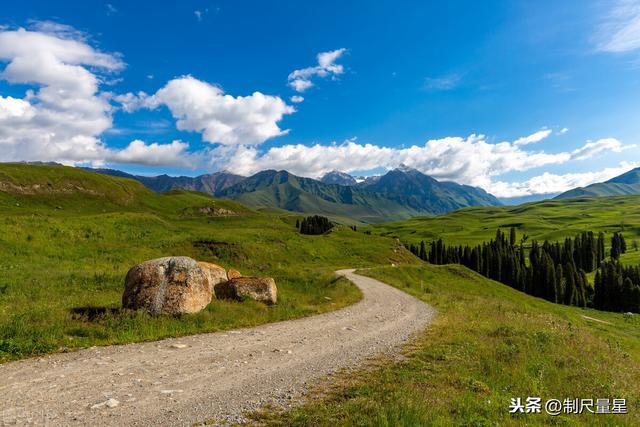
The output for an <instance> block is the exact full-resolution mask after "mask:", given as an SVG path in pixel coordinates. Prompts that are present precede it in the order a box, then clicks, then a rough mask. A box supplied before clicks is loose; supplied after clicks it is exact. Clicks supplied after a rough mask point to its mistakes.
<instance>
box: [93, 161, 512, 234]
mask: <svg viewBox="0 0 640 427" xmlns="http://www.w3.org/2000/svg"><path fill="white" fill-rule="evenodd" d="M90 170H93V171H94V172H97V173H100V174H105V175H112V176H119V177H124V178H130V179H135V180H137V181H139V182H141V183H142V184H144V185H145V186H146V187H148V188H150V189H152V190H154V191H159V192H166V191H170V190H174V189H185V190H194V191H200V192H204V193H207V194H211V195H213V196H216V197H226V198H229V199H233V200H237V201H239V202H242V203H244V204H246V205H248V206H252V207H261V208H265V207H266V208H278V209H285V210H289V211H293V212H304V213H314V214H322V215H328V216H333V217H342V218H350V219H352V220H357V221H361V222H366V223H375V222H382V221H390V220H400V219H405V218H409V217H412V216H417V215H428V214H441V213H446V212H450V211H452V210H456V209H460V208H464V207H468V206H494V205H500V202H499V201H498V199H496V198H495V197H494V196H492V195H491V194H489V193H487V192H485V191H484V190H481V189H479V188H476V187H471V186H467V185H460V184H456V183H454V182H440V181H437V180H436V179H434V178H432V177H429V176H427V175H425V174H423V173H421V172H419V171H417V170H415V169H410V168H406V167H400V168H398V169H394V170H392V171H389V172H388V173H386V174H385V175H382V176H377V177H367V178H360V179H356V178H354V177H352V176H351V175H348V174H346V173H343V172H338V171H334V172H330V173H328V174H327V175H325V176H323V177H322V178H321V179H320V180H316V179H312V178H304V177H300V176H296V175H294V174H292V173H289V172H287V171H275V170H265V171H261V172H258V173H256V174H255V175H252V176H249V177H242V176H239V175H235V174H233V173H230V172H216V173H213V174H206V175H200V176H197V177H185V176H180V177H171V176H168V175H160V176H154V177H149V176H139V175H132V174H128V173H126V172H122V171H119V170H114V169H90Z"/></svg>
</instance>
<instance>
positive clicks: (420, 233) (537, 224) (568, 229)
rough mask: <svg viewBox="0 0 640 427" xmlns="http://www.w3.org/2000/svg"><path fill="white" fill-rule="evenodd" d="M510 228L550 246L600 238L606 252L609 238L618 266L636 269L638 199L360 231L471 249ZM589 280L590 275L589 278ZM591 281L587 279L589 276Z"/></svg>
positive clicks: (530, 207) (477, 212) (472, 213)
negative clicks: (617, 239)
mask: <svg viewBox="0 0 640 427" xmlns="http://www.w3.org/2000/svg"><path fill="white" fill-rule="evenodd" d="M510 227H515V228H516V229H517V232H518V238H521V237H522V236H523V235H525V234H526V235H527V236H529V241H530V240H531V239H536V240H539V241H542V240H549V241H552V242H555V241H561V240H564V238H565V237H575V236H576V235H577V234H578V233H581V232H583V231H593V232H595V233H598V232H600V231H602V232H604V233H605V236H606V240H605V242H606V245H607V248H608V247H609V246H610V243H611V235H612V234H613V232H621V233H622V234H623V235H624V237H625V239H626V241H627V247H628V249H627V253H626V254H623V255H622V256H621V257H620V260H621V261H622V262H623V263H624V264H629V265H632V264H640V251H638V250H636V249H634V248H633V247H632V244H633V242H634V241H636V242H637V243H638V246H640V196H625V197H602V198H581V199H563V200H545V201H542V202H535V203H527V204H524V205H520V206H504V207H481V208H466V209H460V210H457V211H455V212H451V213H449V214H445V215H439V216H433V217H417V218H412V219H408V220H404V221H396V222H388V223H384V224H378V225H371V226H368V227H365V228H363V229H362V230H364V231H367V232H369V233H372V234H375V235H379V236H385V237H394V238H399V239H400V240H401V241H402V242H403V243H405V244H407V245H409V244H412V243H413V244H419V243H420V241H421V240H424V241H426V242H429V241H431V240H436V239H438V238H442V239H443V240H444V242H445V243H447V244H462V245H465V244H469V245H477V244H481V243H482V242H487V241H489V240H490V239H492V238H494V237H495V234H496V230H497V229H498V228H502V229H503V231H507V229H508V228H510ZM594 274H595V273H594ZM591 276H593V274H592V275H591Z"/></svg>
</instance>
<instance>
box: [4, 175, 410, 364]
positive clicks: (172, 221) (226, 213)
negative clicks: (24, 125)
mask: <svg viewBox="0 0 640 427" xmlns="http://www.w3.org/2000/svg"><path fill="white" fill-rule="evenodd" d="M297 218H299V217H298V216H295V215H292V214H290V213H288V214H282V213H278V212H257V211H253V210H249V209H247V208H245V207H244V206H242V205H240V204H239V203H236V202H233V201H229V200H223V199H213V198H211V197H209V196H206V195H203V194H200V193H193V192H171V193H169V194H157V193H153V192H151V191H150V190H147V189H145V188H144V187H143V186H142V185H141V184H139V183H137V182H135V181H132V180H127V179H122V178H114V177H108V176H103V175H98V174H94V173H91V172H86V171H82V170H78V169H74V168H67V167H59V166H26V165H10V164H3V165H0V362H2V361H7V360H12V359H18V358H22V357H27V356H31V355H37V354H43V353H50V352H56V351H65V350H68V349H74V348H80V347H86V346H92V345H106V344H116V343H126V342H133V341H141V340H156V339H159V338H163V337H170V336H179V335H187V334H194V333H198V332H208V331H217V330H222V329H228V328H235V327H240V326H249V325H255V324H259V323H265V322H271V321H277V320H283V319H289V318H293V317H299V316H305V315H310V314H315V313H320V312H323V311H327V310H333V309H336V308H339V307H342V306H345V305H347V304H351V303H353V302H355V301H357V300H358V299H359V298H360V294H359V291H358V290H357V288H355V287H354V286H352V285H351V284H349V283H348V282H347V281H346V280H344V279H336V278H335V277H334V275H333V274H332V272H333V270H335V269H337V268H345V267H353V266H363V265H369V266H371V265H379V264H388V263H392V262H395V263H398V262H402V261H406V260H407V259H410V255H409V254H408V253H407V252H406V251H405V250H404V249H403V248H402V247H401V246H400V245H399V244H398V243H396V242H395V241H394V240H392V239H388V238H381V237H376V236H365V235H363V234H362V233H357V232H354V231H352V230H351V229H349V228H348V227H337V228H335V229H334V230H333V231H332V232H330V233H328V234H326V235H323V236H303V235H300V234H299V233H298V232H297V230H296V228H295V221H296V219H297ZM169 255H187V256H191V257H193V258H196V259H198V260H203V261H209V262H214V263H219V264H221V265H224V266H226V267H234V268H237V269H239V270H240V271H241V272H242V273H243V274H245V275H258V276H271V277H274V278H275V280H276V283H277V285H278V289H279V295H278V300H279V301H278V304H277V305H276V306H273V307H267V306H265V305H263V304H259V303H255V302H251V301H248V302H244V303H236V302H230V301H220V300H214V301H213V302H212V303H211V304H210V305H209V306H208V307H207V308H206V309H205V310H204V311H202V312H200V313H198V314H195V315H188V316H182V317H172V316H159V317H152V316H149V315H147V314H144V313H142V312H127V311H122V310H120V309H119V307H120V302H121V295H122V291H123V288H124V277H125V275H126V272H127V271H128V269H129V268H131V267H132V266H133V265H135V264H137V263H139V262H142V261H144V260H147V259H151V258H156V257H161V256H169Z"/></svg>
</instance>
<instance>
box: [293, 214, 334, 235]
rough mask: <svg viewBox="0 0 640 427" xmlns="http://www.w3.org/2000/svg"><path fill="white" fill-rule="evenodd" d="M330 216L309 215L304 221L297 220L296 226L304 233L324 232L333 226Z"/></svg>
mask: <svg viewBox="0 0 640 427" xmlns="http://www.w3.org/2000/svg"><path fill="white" fill-rule="evenodd" d="M333 225H334V224H333V223H332V222H331V221H329V218H327V217H324V216H319V215H314V216H308V217H306V218H304V219H303V220H302V221H300V220H296V228H297V229H298V230H300V233H302V234H324V233H326V232H327V231H329V230H331V229H332V228H333Z"/></svg>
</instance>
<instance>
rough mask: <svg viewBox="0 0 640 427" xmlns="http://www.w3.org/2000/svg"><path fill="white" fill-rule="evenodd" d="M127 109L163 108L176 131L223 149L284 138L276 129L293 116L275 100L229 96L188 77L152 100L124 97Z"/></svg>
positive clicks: (170, 84)
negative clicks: (197, 134)
mask: <svg viewBox="0 0 640 427" xmlns="http://www.w3.org/2000/svg"><path fill="white" fill-rule="evenodd" d="M125 96H126V97H129V98H128V99H126V100H125V103H124V104H123V105H129V107H128V108H133V107H134V106H138V105H140V104H141V105H144V106H146V107H147V108H157V107H159V106H161V105H165V106H167V108H169V111H171V114H172V115H173V117H174V118H175V119H176V121H177V122H176V125H177V127H178V129H180V130H183V131H194V132H201V133H202V139H203V140H205V141H207V142H211V143H219V144H225V145H234V144H246V145H254V144H261V143H263V142H264V141H266V140H267V139H270V138H273V137H276V136H280V135H284V134H286V133H287V132H288V130H282V129H280V127H279V126H278V122H280V121H281V120H282V119H283V117H284V116H285V115H287V114H291V113H293V112H295V108H293V107H292V106H290V105H287V104H286V103H285V102H284V101H283V100H282V99H281V98H279V97H277V96H270V95H264V94H262V93H260V92H254V93H253V94H251V95H249V96H237V97H234V96H231V95H228V94H225V93H224V91H223V90H222V89H221V88H219V87H218V86H214V85H212V84H209V83H207V82H203V81H201V80H198V79H196V78H194V77H191V76H184V77H180V78H177V79H173V80H171V81H169V82H168V83H167V84H166V85H165V86H164V87H163V88H162V89H160V90H158V91H157V92H156V93H155V94H154V95H152V96H146V94H142V95H140V94H138V95H130V94H127V95H125Z"/></svg>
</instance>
